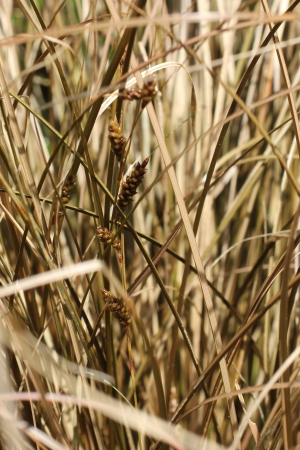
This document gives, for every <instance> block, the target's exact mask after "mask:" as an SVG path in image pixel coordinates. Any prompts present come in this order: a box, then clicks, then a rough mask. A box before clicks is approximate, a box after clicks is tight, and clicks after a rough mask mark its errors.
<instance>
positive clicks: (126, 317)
mask: <svg viewBox="0 0 300 450" xmlns="http://www.w3.org/2000/svg"><path fill="white" fill-rule="evenodd" d="M101 291H102V295H103V299H104V301H105V302H106V303H107V309H108V310H109V311H110V312H112V313H113V315H114V316H115V318H116V319H118V321H119V322H120V324H121V325H122V326H123V327H124V328H127V327H128V326H129V325H130V324H131V314H130V312H129V309H128V308H127V306H126V305H125V303H124V301H123V300H122V299H121V298H119V297H116V296H115V295H113V294H112V293H111V292H110V291H107V290H106V289H101Z"/></svg>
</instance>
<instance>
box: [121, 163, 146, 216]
mask: <svg viewBox="0 0 300 450" xmlns="http://www.w3.org/2000/svg"><path fill="white" fill-rule="evenodd" d="M149 159H150V158H149V157H148V158H146V159H144V161H143V162H142V163H139V162H138V163H137V164H136V166H135V168H134V169H133V171H132V172H131V173H130V175H127V177H126V181H123V182H122V184H121V190H120V194H119V195H118V200H117V203H118V205H119V207H120V208H121V209H122V210H123V211H124V210H125V208H126V206H127V205H129V203H130V202H132V200H133V196H134V195H135V194H136V193H137V188H138V187H139V185H140V184H141V183H142V181H143V179H144V176H145V173H146V172H147V169H146V166H147V164H148V162H149Z"/></svg>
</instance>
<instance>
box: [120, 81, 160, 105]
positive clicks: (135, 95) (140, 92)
mask: <svg viewBox="0 0 300 450" xmlns="http://www.w3.org/2000/svg"><path fill="white" fill-rule="evenodd" d="M156 94H157V92H156V90H155V81H154V80H148V81H145V83H144V86H143V87H142V89H139V88H130V89H125V90H124V91H123V92H122V94H120V95H122V96H123V97H124V98H125V99H126V100H129V101H132V100H141V99H142V108H145V106H146V105H147V104H148V103H149V102H151V100H152V99H153V98H154V97H155V96H156Z"/></svg>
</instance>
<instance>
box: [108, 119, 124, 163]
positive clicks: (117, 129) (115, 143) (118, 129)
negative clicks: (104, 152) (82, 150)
mask: <svg viewBox="0 0 300 450" xmlns="http://www.w3.org/2000/svg"><path fill="white" fill-rule="evenodd" d="M108 131H109V134H108V138H109V140H110V143H111V147H112V151H113V152H114V154H115V155H116V158H117V160H118V161H119V162H120V161H121V160H122V158H123V156H124V151H125V146H126V138H125V137H124V134H123V128H122V126H121V125H120V124H119V122H118V119H117V117H116V116H115V118H114V119H113V120H111V121H110V122H109V127H108Z"/></svg>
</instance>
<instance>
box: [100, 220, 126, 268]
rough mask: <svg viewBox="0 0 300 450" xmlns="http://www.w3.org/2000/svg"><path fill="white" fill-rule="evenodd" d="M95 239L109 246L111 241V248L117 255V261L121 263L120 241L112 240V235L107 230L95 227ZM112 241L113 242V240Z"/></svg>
mask: <svg viewBox="0 0 300 450" xmlns="http://www.w3.org/2000/svg"><path fill="white" fill-rule="evenodd" d="M97 238H98V239H99V240H100V241H101V242H103V243H104V244H106V245H109V244H110V243H111V242H112V241H113V243H112V247H113V248H114V249H115V250H116V251H117V253H118V259H119V261H120V262H122V251H121V242H120V239H118V238H116V239H114V234H113V233H112V232H111V231H109V230H108V229H107V228H102V227H97ZM113 239H114V240H113Z"/></svg>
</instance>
